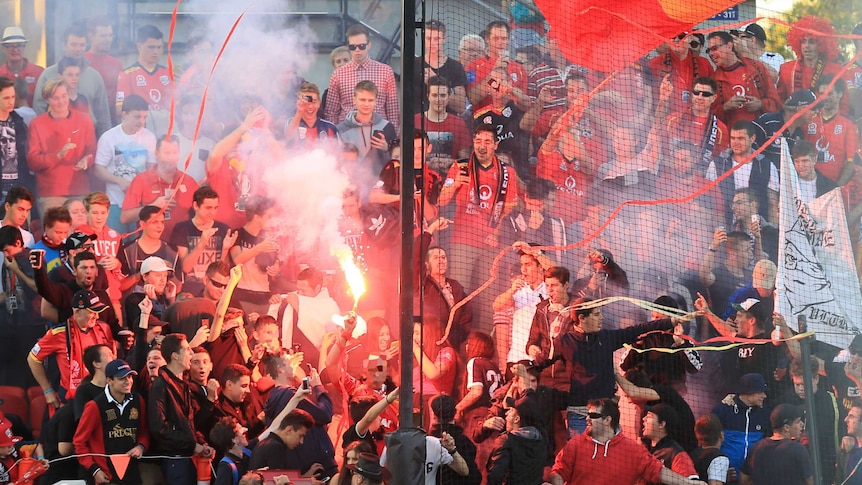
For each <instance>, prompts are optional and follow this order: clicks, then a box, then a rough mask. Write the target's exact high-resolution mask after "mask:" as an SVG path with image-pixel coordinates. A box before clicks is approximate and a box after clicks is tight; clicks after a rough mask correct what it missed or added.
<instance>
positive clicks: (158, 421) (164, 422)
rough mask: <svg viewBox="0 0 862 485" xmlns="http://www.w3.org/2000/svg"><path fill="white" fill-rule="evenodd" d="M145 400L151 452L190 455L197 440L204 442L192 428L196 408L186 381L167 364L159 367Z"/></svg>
mask: <svg viewBox="0 0 862 485" xmlns="http://www.w3.org/2000/svg"><path fill="white" fill-rule="evenodd" d="M147 404H148V407H149V410H150V412H149V413H147V424H148V425H149V427H150V439H151V440H152V445H151V447H150V449H151V451H152V452H153V454H156V455H182V456H191V455H192V453H194V451H195V445H196V444H198V443H201V444H204V443H206V440H205V439H204V437H203V435H201V434H200V433H198V432H197V431H196V430H195V426H194V412H193V411H194V409H195V408H194V406H193V405H192V391H191V389H189V384H188V383H187V382H186V381H184V380H182V379H180V378H178V377H176V376H175V375H173V374H172V373H171V372H170V371H169V370H168V368H167V366H162V368H161V369H159V376H158V377H156V380H155V381H154V382H153V387H152V388H151V389H150V395H149V397H148V402H147Z"/></svg>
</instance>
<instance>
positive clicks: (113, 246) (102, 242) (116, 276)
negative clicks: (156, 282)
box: [74, 225, 125, 302]
mask: <svg viewBox="0 0 862 485" xmlns="http://www.w3.org/2000/svg"><path fill="white" fill-rule="evenodd" d="M74 231H78V232H83V233H84V234H95V235H96V240H95V241H93V244H94V245H95V248H94V251H95V254H96V263H98V262H100V261H101V260H102V258H104V257H105V256H113V257H115V258H116V257H117V255H118V254H119V253H120V248H121V247H122V246H123V244H122V240H123V235H122V234H120V233H119V232H117V231H115V230H113V229H111V228H110V227H108V226H105V227H103V228H102V230H101V231H99V232H96V230H95V229H93V228H92V227H90V226H88V225H83V226H79V227H76V228H75V229H74ZM105 275H107V277H108V296H109V297H110V298H111V301H112V302H118V301H120V297H121V296H122V294H121V292H120V281H122V279H123V278H125V275H123V272H122V270H121V269H120V268H116V269H114V270H113V271H105Z"/></svg>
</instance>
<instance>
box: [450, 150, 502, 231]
mask: <svg viewBox="0 0 862 485" xmlns="http://www.w3.org/2000/svg"><path fill="white" fill-rule="evenodd" d="M471 163H473V165H474V167H478V169H477V170H473V169H472V168H471V170H470V172H471V174H470V183H469V185H462V186H461V187H460V188H459V189H458V191H457V192H456V193H455V197H454V199H455V205H456V209H455V224H454V228H453V230H452V242H453V243H458V244H466V245H468V246H474V247H485V238H486V237H487V236H488V234H490V233H491V232H492V231H495V230H496V229H498V228H499V222H502V219H503V216H504V215H505V214H506V212H507V209H506V206H508V207H511V206H512V205H514V204H515V202H516V201H517V200H518V178H517V176H516V175H515V170H514V169H513V168H512V167H510V166H508V165H504V164H501V163H500V161H499V160H497V157H494V163H493V164H491V165H490V166H489V167H488V168H482V167H481V165H479V164H478V163H475V162H471ZM500 168H502V169H503V170H505V171H506V177H505V178H504V177H503V176H502V175H501V174H502V171H501V170H500ZM460 169H461V168H460V165H459V164H457V163H453V164H452V167H450V168H449V173H448V174H447V175H446V181H445V182H444V183H443V186H444V187H448V186H450V185H452V184H453V183H455V179H456V178H457V177H458V172H459V170H460ZM503 186H505V190H506V196H505V200H503V201H498V200H497V198H498V196H499V195H500V191H501V190H502V189H503ZM477 188H478V190H477ZM477 193H478V194H477ZM477 195H478V196H477ZM499 202H503V208H502V211H501V213H500V217H499V222H498V223H497V225H496V226H495V227H492V225H491V219H492V214H493V212H494V211H495V210H496V208H497V207H498V203H499Z"/></svg>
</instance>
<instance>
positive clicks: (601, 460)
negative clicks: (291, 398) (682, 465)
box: [550, 398, 706, 485]
mask: <svg viewBox="0 0 862 485" xmlns="http://www.w3.org/2000/svg"><path fill="white" fill-rule="evenodd" d="M619 425H620V408H619V407H618V406H617V404H616V403H615V402H614V401H613V399H610V398H602V399H593V400H590V401H589V403H587V430H586V431H585V432H584V434H582V435H579V436H576V437H575V438H573V439H571V440H569V442H568V443H567V444H566V446H565V448H563V449H562V451H560V453H559V454H558V455H557V460H556V462H555V463H554V468H553V471H552V473H551V481H550V483H551V484H553V485H563V484H564V483H565V484H570V485H571V484H576V483H590V484H593V485H617V484H623V483H639V480H645V481H647V482H649V483H665V484H679V485H696V484H701V485H706V483H705V482H702V481H700V480H690V479H689V478H688V477H684V476H682V475H680V474H678V473H676V472H674V471H673V470H671V469H670V468H665V467H664V466H662V463H661V462H660V461H659V460H658V458H656V457H654V456H653V455H651V454H650V452H649V451H647V449H646V448H645V447H643V446H641V445H640V444H639V443H636V442H635V441H634V440H632V439H630V438H628V437H626V436H623V435H622V432H621V430H620V427H619Z"/></svg>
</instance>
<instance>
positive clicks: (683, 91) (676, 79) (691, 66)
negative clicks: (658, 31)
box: [649, 32, 713, 113]
mask: <svg viewBox="0 0 862 485" xmlns="http://www.w3.org/2000/svg"><path fill="white" fill-rule="evenodd" d="M692 42H697V38H696V37H694V36H693V35H689V33H688V32H683V33H681V34H679V35H677V36H676V37H674V38H673V39H670V41H669V42H668V43H667V44H665V48H666V50H665V51H664V53H663V54H662V53H661V50H659V52H660V53H659V55H657V56H656V57H654V58H652V59H651V60H650V63H649V67H650V70H651V71H652V74H653V78H654V79H656V80H663V79H667V80H668V81H669V82H670V83H671V86H673V93H672V94H671V96H670V98H669V99H668V100H667V102H668V103H669V104H668V105H666V106H667V107H668V108H669V110H670V112H671V113H674V112H676V111H682V110H684V109H685V108H687V107H688V105H689V104H691V103H692V101H693V99H692V95H691V94H692V93H691V92H690V91H689V89H690V88H691V86H692V82H693V81H694V80H695V79H697V78H700V77H702V76H705V77H710V76H712V73H713V68H712V66H711V65H710V64H709V61H708V60H706V58H705V57H703V56H697V55H693V54H692V53H691V49H690V47H691V43H692ZM656 94H658V93H656Z"/></svg>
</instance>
